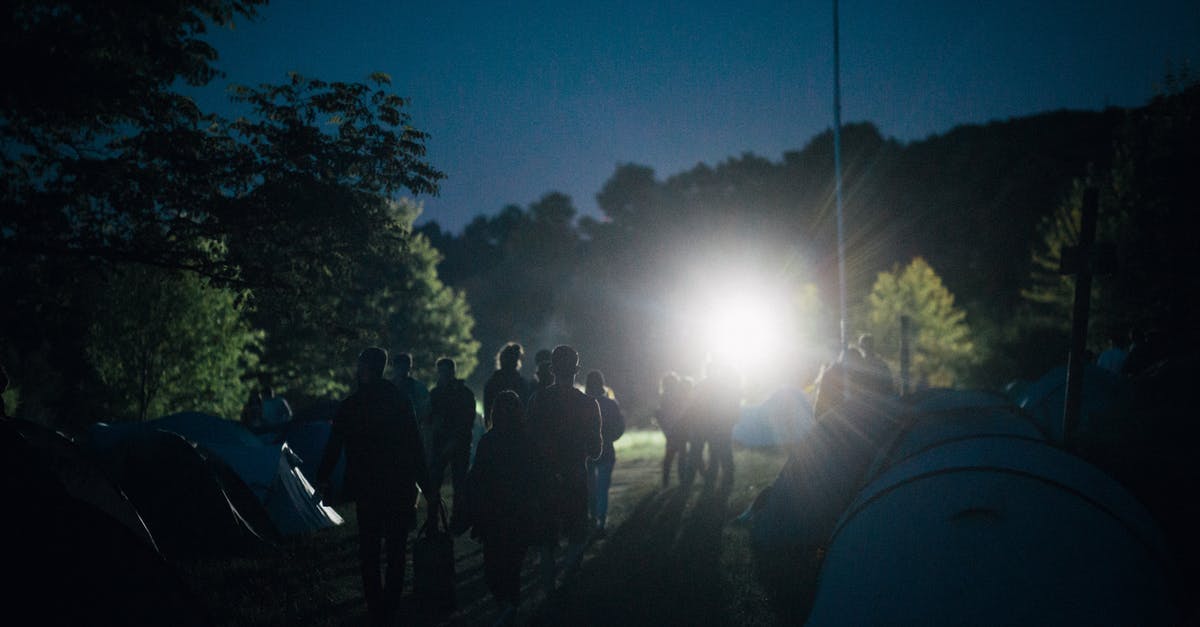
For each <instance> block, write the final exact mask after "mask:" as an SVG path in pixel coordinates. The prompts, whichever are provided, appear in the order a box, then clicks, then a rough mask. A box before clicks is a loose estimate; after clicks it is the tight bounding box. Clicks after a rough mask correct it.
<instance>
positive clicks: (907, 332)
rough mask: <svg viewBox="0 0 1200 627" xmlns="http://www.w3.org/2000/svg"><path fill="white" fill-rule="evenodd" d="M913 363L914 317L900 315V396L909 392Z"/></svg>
mask: <svg viewBox="0 0 1200 627" xmlns="http://www.w3.org/2000/svg"><path fill="white" fill-rule="evenodd" d="M911 364H912V318H911V317H909V316H907V315H902V316H900V396H905V395H906V394H908V379H909V372H910V368H911Z"/></svg>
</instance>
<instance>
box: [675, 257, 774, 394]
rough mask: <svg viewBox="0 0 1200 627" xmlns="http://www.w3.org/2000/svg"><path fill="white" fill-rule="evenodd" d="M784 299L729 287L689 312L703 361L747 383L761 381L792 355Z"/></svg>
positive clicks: (747, 287) (768, 292)
mask: <svg viewBox="0 0 1200 627" xmlns="http://www.w3.org/2000/svg"><path fill="white" fill-rule="evenodd" d="M787 301H788V299H787V298H783V297H780V296H779V295H777V294H775V293H774V292H772V291H771V290H768V289H763V288H760V287H754V286H751V285H746V284H744V282H736V281H735V282H731V283H728V284H726V287H725V288H723V289H720V290H716V291H714V292H713V293H711V294H709V295H708V297H707V298H705V299H703V300H702V301H701V304H699V305H698V306H697V307H696V309H695V311H693V316H692V319H693V327H692V329H693V334H692V338H691V339H692V340H693V341H698V342H699V343H700V345H701V347H702V348H703V350H704V352H705V354H706V355H707V357H708V359H710V360H714V361H720V362H722V363H723V364H725V365H726V366H731V367H733V368H734V369H736V370H737V371H738V372H739V373H740V374H741V375H742V376H744V377H747V378H758V377H762V376H764V375H766V374H768V373H770V372H771V371H772V370H774V369H777V368H779V367H780V366H781V362H783V361H785V359H784V358H785V356H787V355H788V354H790V353H792V352H794V351H795V349H796V346H795V338H796V334H795V328H794V327H795V325H794V322H793V320H792V315H791V308H790V307H789V303H788V302H787Z"/></svg>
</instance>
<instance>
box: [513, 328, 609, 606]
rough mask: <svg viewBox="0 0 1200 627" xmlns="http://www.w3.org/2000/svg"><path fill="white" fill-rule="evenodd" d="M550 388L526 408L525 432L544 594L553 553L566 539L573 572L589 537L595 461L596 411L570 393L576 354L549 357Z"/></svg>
mask: <svg viewBox="0 0 1200 627" xmlns="http://www.w3.org/2000/svg"><path fill="white" fill-rule="evenodd" d="M550 367H551V370H552V371H553V372H554V383H553V384H552V385H551V386H550V387H548V388H546V389H544V390H542V391H541V392H539V393H538V394H537V397H536V398H535V399H534V400H533V405H532V406H531V407H530V408H529V429H530V435H531V437H532V439H533V442H534V448H535V451H536V453H537V456H538V463H539V466H540V469H541V473H540V475H541V476H540V477H539V488H540V494H539V497H540V498H541V500H542V504H543V512H544V516H545V517H546V518H547V519H548V520H547V522H548V524H547V527H546V531H545V533H544V534H543V537H542V538H541V539H540V543H539V544H540V546H539V553H540V569H541V576H542V585H543V587H544V588H545V590H546V594H547V595H550V594H551V593H553V591H554V589H555V587H556V585H557V580H558V567H557V565H556V564H555V554H556V553H557V551H558V547H559V541H560V540H561V539H562V538H563V537H566V539H567V553H566V556H565V557H564V565H565V569H566V571H567V572H568V573H569V572H573V571H575V570H576V569H578V567H579V564H580V562H581V561H582V560H583V549H584V546H585V543H586V542H587V538H588V535H589V529H588V524H587V521H588V486H587V460H588V459H596V458H597V457H599V456H600V453H601V450H602V447H603V439H602V438H601V435H600V406H599V405H597V403H596V399H594V398H591V397H590V396H588V395H586V394H584V393H583V392H580V391H579V390H577V389H575V375H576V374H578V372H579V354H578V353H577V352H575V349H574V348H571V347H570V346H566V345H562V346H558V347H556V348H555V349H554V351H553V352H552V353H551V357H550Z"/></svg>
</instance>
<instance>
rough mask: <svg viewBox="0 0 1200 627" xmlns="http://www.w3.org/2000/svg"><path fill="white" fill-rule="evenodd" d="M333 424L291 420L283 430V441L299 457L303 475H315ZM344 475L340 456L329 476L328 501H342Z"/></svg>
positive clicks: (320, 421)
mask: <svg viewBox="0 0 1200 627" xmlns="http://www.w3.org/2000/svg"><path fill="white" fill-rule="evenodd" d="M332 429H333V424H332V423H331V422H329V421H327V420H306V421H299V420H293V421H292V422H291V423H289V424H288V426H287V430H286V431H285V432H284V442H286V443H287V446H288V447H289V448H290V449H291V450H292V451H294V452H295V454H296V456H297V457H298V458H299V459H300V465H299V469H300V472H301V473H303V475H304V476H305V477H314V478H315V477H316V476H317V469H318V468H319V467H320V465H321V458H322V457H323V456H324V455H325V445H326V444H328V443H329V433H330V431H331V430H332ZM345 476H346V458H345V455H343V456H342V458H341V459H340V460H338V463H337V465H336V466H334V469H333V474H332V475H331V476H330V482H331V484H332V494H329V495H326V502H328V503H334V504H338V503H342V502H343V499H342V496H341V491H342V482H343V480H344V478H345Z"/></svg>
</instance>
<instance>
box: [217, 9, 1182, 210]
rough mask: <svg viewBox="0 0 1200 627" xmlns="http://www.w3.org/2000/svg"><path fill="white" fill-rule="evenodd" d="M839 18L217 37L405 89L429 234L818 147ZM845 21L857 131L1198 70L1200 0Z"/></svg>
mask: <svg viewBox="0 0 1200 627" xmlns="http://www.w3.org/2000/svg"><path fill="white" fill-rule="evenodd" d="M831 22H832V3H831V2H828V1H822V2H786V3H785V2H738V3H734V2H708V1H703V0H692V1H688V2H654V1H651V0H642V1H636V2H604V3H600V2H596V3H587V4H584V5H577V4H576V3H574V2H562V1H554V2H544V3H541V2H514V3H493V2H481V3H464V2H453V1H448V2H443V3H428V2H421V3H410V2H398V1H386V0H379V1H370V0H362V1H353V0H342V1H340V2H338V1H323V0H273V1H272V3H271V4H270V5H269V6H268V7H266V8H265V9H264V10H263V11H262V15H261V17H260V18H259V19H258V20H256V21H255V22H253V23H245V22H242V23H239V24H238V25H237V27H236V29H235V30H232V31H226V30H219V31H217V32H214V33H213V34H212V36H211V37H210V41H212V42H213V43H214V44H215V45H216V46H217V49H218V50H219V52H220V54H221V60H220V62H219V63H218V65H219V67H220V68H222V69H223V70H224V71H226V73H227V74H228V78H227V82H238V83H258V82H264V81H279V80H282V79H283V77H284V74H285V73H286V72H287V71H289V70H296V71H299V72H301V73H302V74H306V75H311V76H316V77H320V78H323V79H327V80H356V81H357V80H363V79H364V78H365V77H366V76H367V74H369V73H370V72H372V71H376V70H378V71H383V72H387V73H389V74H391V76H392V79H393V87H394V88H395V91H396V92H397V93H399V94H400V95H402V96H405V97H408V98H411V100H412V105H411V107H410V108H409V111H410V113H411V114H412V118H413V125H414V126H416V127H417V128H419V129H421V130H424V131H426V132H429V133H430V134H431V135H432V138H431V139H430V141H429V143H428V149H429V154H428V157H429V160H430V161H431V162H432V164H433V165H434V166H436V167H437V168H439V169H441V170H442V171H444V172H445V173H446V174H447V175H448V178H447V179H446V180H445V181H444V182H443V184H442V191H441V194H440V196H438V197H423V198H422V200H423V202H424V204H425V215H424V217H423V220H429V219H432V220H437V221H438V222H440V223H441V224H442V225H443V226H447V227H449V228H451V229H454V230H459V229H461V227H462V226H463V225H464V224H465V223H466V222H467V221H469V220H470V218H471V217H473V216H475V215H477V214H480V213H489V214H490V213H495V212H496V211H498V210H499V209H500V208H501V207H503V206H504V205H505V204H510V203H516V204H520V205H526V204H528V203H530V202H532V201H534V200H536V199H537V198H539V197H540V196H541V195H542V194H544V193H545V192H547V191H550V190H558V191H562V192H565V193H567V194H570V195H571V196H572V198H573V199H574V201H575V204H576V206H577V207H578V208H579V209H580V210H581V211H583V212H585V213H595V212H596V203H595V198H594V197H595V194H596V192H597V191H599V189H600V187H601V186H602V185H603V183H604V181H605V180H607V179H608V177H609V176H610V175H611V174H612V173H613V170H614V168H615V167H616V165H617V164H618V163H625V162H633V163H639V164H644V165H648V166H651V167H653V168H655V170H656V172H657V173H658V175H659V176H660V177H667V176H670V175H672V174H676V173H678V172H680V171H683V170H686V169H689V168H691V167H692V166H694V165H696V164H697V163H699V162H706V163H709V164H715V163H717V162H719V161H722V160H724V159H726V158H728V157H731V156H736V155H740V154H741V153H743V152H754V153H756V154H759V155H762V156H764V157H767V158H770V159H778V158H779V157H780V156H781V154H782V152H783V151H785V150H790V149H796V148H800V147H802V146H803V145H804V144H805V143H806V142H808V140H809V139H811V138H812V137H813V136H814V135H815V134H817V133H819V132H821V131H822V130H824V129H826V128H828V127H830V126H831V124H832V105H831V94H832V67H831V59H832V52H831V49H832V30H831ZM841 23H842V85H843V96H842V103H843V104H842V112H843V113H842V115H843V118H842V119H843V121H846V122H850V121H859V120H870V121H872V122H874V123H875V124H876V125H878V127H879V128H880V130H881V131H882V132H883V133H884V134H885V135H889V136H893V137H896V138H898V139H901V140H905V141H907V140H914V139H921V138H924V137H927V136H929V135H931V134H936V133H943V132H945V131H948V130H950V129H951V128H953V127H954V126H956V125H959V124H965V123H983V122H988V121H990V120H996V119H1005V118H1009V117H1013V116H1022V115H1027V114H1032V113H1037V112H1042V111H1049V110H1054V109H1063V108H1069V109H1099V108H1102V107H1104V106H1106V105H1120V106H1134V105H1139V104H1142V103H1143V102H1145V101H1146V100H1147V99H1148V98H1149V97H1150V96H1152V95H1153V94H1154V93H1155V90H1156V89H1157V88H1158V86H1159V85H1160V84H1161V82H1162V78H1163V77H1164V75H1165V74H1166V70H1167V67H1168V63H1171V62H1173V63H1174V64H1175V65H1176V66H1178V65H1179V64H1180V63H1181V62H1184V61H1191V63H1192V64H1193V66H1196V64H1198V63H1200V1H1197V0H1149V1H1103V0H1100V1H1096V2H1087V1H1078V2H1066V1H1054V0H1042V1H1012V2H993V1H988V0H982V1H978V2H949V1H934V0H928V1H923V2H922V1H905V0H896V1H892V2H865V1H855V0H844V1H843V2H842V4H841ZM218 83H219V84H218ZM218 83H214V85H213V86H212V88H211V89H209V90H208V92H207V93H206V94H205V95H204V96H203V98H202V102H203V104H205V105H208V106H214V105H215V103H218V102H220V101H221V99H222V98H223V95H222V93H221V90H222V88H223V86H224V85H225V82H220V81H218Z"/></svg>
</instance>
